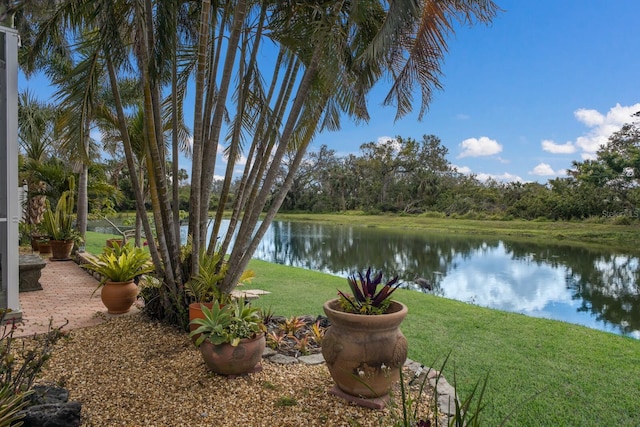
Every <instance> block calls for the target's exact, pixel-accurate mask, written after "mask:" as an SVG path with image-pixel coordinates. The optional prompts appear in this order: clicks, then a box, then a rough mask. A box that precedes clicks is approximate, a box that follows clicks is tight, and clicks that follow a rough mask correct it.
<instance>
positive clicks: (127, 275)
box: [82, 242, 154, 290]
mask: <svg viewBox="0 0 640 427" xmlns="http://www.w3.org/2000/svg"><path fill="white" fill-rule="evenodd" d="M82 267H84V268H86V269H88V270H91V271H95V272H97V273H98V274H100V275H101V276H103V278H102V280H101V281H100V285H98V288H97V289H100V286H102V285H104V284H105V283H106V282H107V281H112V282H128V281H129V280H133V279H135V278H137V277H139V276H141V275H143V274H147V273H150V272H152V271H153V270H154V266H153V263H152V262H151V257H150V255H149V253H148V252H147V251H145V250H144V249H142V248H139V247H135V246H133V245H132V244H131V243H127V244H125V245H122V246H121V245H119V244H118V243H117V242H116V243H114V244H113V247H105V248H104V249H103V251H102V253H101V254H100V255H98V256H97V257H96V258H91V259H89V263H87V264H83V265H82ZM97 289H96V290H97Z"/></svg>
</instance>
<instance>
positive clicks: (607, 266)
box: [594, 254, 638, 298]
mask: <svg viewBox="0 0 640 427" xmlns="http://www.w3.org/2000/svg"><path fill="white" fill-rule="evenodd" d="M594 267H595V268H596V269H597V270H598V271H600V272H601V274H602V280H603V282H604V283H606V284H607V286H606V287H605V288H603V289H602V293H603V294H604V295H606V296H610V297H613V298H620V297H621V296H623V295H631V294H635V293H637V292H638V290H637V289H636V287H635V283H636V280H637V278H636V276H637V274H638V258H637V257H630V256H628V255H622V254H619V255H614V256H612V257H611V258H610V259H605V258H604V257H600V258H599V259H597V260H595V262H594Z"/></svg>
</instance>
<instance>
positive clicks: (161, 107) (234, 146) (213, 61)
mask: <svg viewBox="0 0 640 427" xmlns="http://www.w3.org/2000/svg"><path fill="white" fill-rule="evenodd" d="M497 10H498V9H497V6H496V5H495V4H494V3H493V2H492V1H487V0H462V1H460V0H444V1H416V0H398V1H394V2H386V1H379V0H378V1H376V0H360V1H357V2H355V1H348V0H343V1H332V2H328V1H325V0H315V1H306V2H296V1H291V0H284V1H282V0H278V1H265V2H254V1H250V0H235V1H227V2H218V1H212V0H203V1H201V2H183V1H177V0H173V1H169V0H166V1H155V2H153V1H152V0H143V1H141V2H137V3H129V2H127V1H125V0H116V1H111V0H110V1H107V0H99V1H89V0H65V1H62V2H61V3H60V4H59V6H58V7H57V8H56V10H55V13H54V14H52V15H51V19H49V20H47V21H44V22H42V23H41V25H40V29H41V31H40V34H41V36H42V37H41V38H36V39H35V41H34V43H33V45H34V46H35V47H40V48H42V47H44V46H46V43H44V40H47V37H46V36H47V31H48V30H49V29H51V30H52V31H53V30H55V29H57V28H59V27H60V26H61V25H62V24H66V25H67V26H66V27H65V28H66V30H67V31H71V30H74V31H76V32H83V33H85V34H86V33H90V34H91V35H92V37H91V38H90V40H91V44H90V46H89V47H90V48H91V49H93V51H92V52H93V53H94V54H95V55H97V56H98V57H100V58H102V59H103V61H104V63H105V65H106V70H107V74H108V77H109V85H110V87H111V90H112V95H113V99H114V106H115V112H116V117H117V122H118V126H119V130H120V134H121V141H122V143H123V148H124V152H125V156H126V159H127V163H128V167H129V169H130V170H134V169H135V162H134V157H135V155H134V151H133V149H132V139H131V135H130V132H129V130H128V129H127V119H126V117H127V116H126V114H125V108H124V107H123V102H122V99H121V94H120V89H119V85H118V81H119V79H121V78H122V77H123V76H125V75H126V76H131V75H135V76H136V78H137V79H138V81H139V84H140V88H141V89H140V90H141V94H142V99H143V103H142V111H143V114H144V124H145V128H144V135H145V140H146V141H147V144H146V148H145V150H146V156H147V158H148V162H149V163H148V165H149V167H148V173H149V175H148V178H149V184H150V192H149V194H150V200H151V203H152V208H153V214H154V223H155V228H156V232H157V237H158V246H157V247H156V245H155V244H154V243H153V242H152V241H151V242H150V243H151V245H150V250H151V253H152V256H153V259H154V262H155V264H156V270H157V273H158V274H159V275H160V276H161V277H162V279H163V281H164V283H165V285H166V286H165V287H163V288H162V292H163V295H162V302H163V306H164V307H163V309H164V315H166V316H172V315H175V313H176V312H177V311H179V310H178V309H176V308H175V307H174V304H175V302H176V301H178V300H180V292H181V289H182V288H181V286H180V285H181V284H182V283H183V282H184V280H186V279H188V277H185V276H184V274H183V273H186V274H193V273H195V272H197V271H198V268H199V265H198V257H191V261H186V262H190V263H191V264H190V266H189V268H184V267H185V266H184V265H182V263H183V261H182V259H181V257H180V251H179V246H180V242H179V240H178V239H179V234H178V233H177V221H178V218H177V215H176V212H177V211H176V210H175V209H176V204H177V202H176V200H175V198H174V199H173V203H174V206H173V207H172V206H171V199H170V198H169V196H168V195H169V193H170V192H169V191H168V186H169V184H168V182H167V179H166V176H167V174H166V170H165V168H166V160H167V158H170V160H171V161H172V162H173V163H172V164H173V165H177V162H178V159H177V158H176V151H175V149H174V150H172V151H171V153H172V154H171V155H169V154H168V152H167V149H166V144H165V135H164V127H163V126H164V124H165V123H166V121H165V120H164V119H163V118H164V117H165V115H167V116H170V117H173V123H174V124H173V128H174V129H175V128H176V127H177V126H176V124H175V123H176V122H177V121H178V120H179V118H180V116H181V115H182V109H181V108H180V107H179V102H178V101H179V100H181V99H183V98H182V96H183V94H184V90H185V88H186V85H185V83H186V82H187V81H188V79H189V78H191V79H192V81H193V84H194V87H195V94H194V121H193V151H192V173H191V196H190V217H189V234H190V235H191V237H192V242H193V249H192V250H193V253H199V252H200V249H201V248H206V249H207V250H208V252H209V253H212V252H213V251H214V250H215V249H216V245H218V244H221V245H222V250H223V251H224V252H229V258H228V263H229V266H230V268H229V269H228V273H227V274H226V276H225V278H224V280H223V282H222V284H221V288H222V290H223V291H224V292H230V291H231V290H232V289H233V287H234V286H235V283H237V281H238V278H239V277H240V275H241V274H242V272H243V271H244V269H245V268H246V266H247V263H248V262H249V260H250V258H251V256H252V255H253V253H254V251H255V248H256V247H257V245H258V242H259V241H260V239H261V238H262V236H263V235H264V233H265V231H266V229H267V227H268V226H269V224H270V223H271V221H272V220H273V218H274V216H275V214H276V212H277V211H278V209H279V207H280V206H281V204H282V202H283V200H284V198H285V196H286V194H287V191H288V190H289V188H290V187H291V185H292V182H293V179H294V174H295V171H296V169H297V168H298V167H299V166H300V163H301V161H302V159H303V157H304V153H305V151H306V148H307V146H308V144H309V143H310V141H311V140H312V139H313V137H314V136H315V135H316V134H317V133H318V132H321V131H325V130H336V129H339V128H340V121H341V120H342V116H348V117H349V118H351V119H354V120H356V121H366V120H367V119H368V117H369V115H368V111H367V95H368V93H369V92H370V90H371V88H372V87H373V86H374V85H375V84H376V82H378V81H379V80H380V79H382V78H384V77H389V78H390V79H391V80H392V85H391V87H390V91H389V95H388V97H387V103H388V104H392V103H393V104H395V105H396V116H397V117H402V116H403V115H405V114H407V113H408V112H409V111H411V108H412V106H413V103H412V94H413V91H414V87H415V88H417V89H418V90H419V91H420V93H421V95H422V99H421V103H420V116H422V115H423V114H424V112H425V110H426V108H427V106H428V104H429V101H430V99H431V94H432V92H433V90H437V89H439V88H440V83H439V75H440V63H441V61H442V59H443V57H444V54H445V52H446V48H447V46H446V38H447V36H448V35H450V34H451V33H453V29H454V24H455V23H456V21H460V22H462V23H471V22H475V21H479V22H489V21H490V20H491V19H492V18H493V16H494V15H495V13H496V12H497ZM182 17H188V18H191V21H188V20H184V21H183V20H182ZM183 22H184V23H186V25H181V23H183ZM167 28H169V29H170V31H167ZM187 28H193V29H196V31H197V32H196V33H195V34H194V33H193V32H191V31H188V30H187ZM40 51H42V50H40ZM176 51H179V52H180V53H181V54H184V55H177V54H176ZM265 52H269V53H273V52H277V60H276V63H275V64H273V65H269V64H267V63H264V62H263V58H265V57H269V56H270V55H266V54H265ZM182 56H185V57H186V59H187V60H183V59H184V58H182ZM130 58H135V61H134V63H130V62H129V59H130ZM165 91H167V92H170V93H171V94H170V96H169V97H168V100H165V101H164V102H163V99H162V96H161V95H162V93H163V92H165ZM173 139H174V143H175V140H176V137H175V136H174V137H173ZM221 144H225V153H226V156H227V162H228V163H227V168H226V171H225V180H224V182H223V185H222V186H221V193H220V194H219V197H218V199H219V206H218V209H217V212H216V217H215V221H214V229H213V233H212V236H211V238H210V239H209V240H208V241H207V239H206V236H207V224H208V201H209V200H210V198H211V192H212V188H213V177H214V175H215V169H216V168H215V165H216V164H215V161H216V153H217V151H218V147H219V146H220V145H221ZM241 155H246V158H247V160H248V161H247V162H246V165H245V168H244V171H243V174H242V177H241V179H240V183H239V186H238V191H237V192H236V194H235V198H234V199H233V204H231V203H230V199H229V197H228V195H229V189H230V185H231V181H232V180H233V179H234V173H235V172H234V171H235V167H234V166H235V165H236V162H237V159H238V158H239V157H240V156H241ZM286 158H289V159H290V160H291V163H290V165H289V168H288V171H287V173H286V175H285V176H284V178H283V180H282V183H281V185H280V186H278V187H277V188H276V186H275V184H276V180H277V179H278V177H279V176H280V175H279V174H280V167H281V164H282V162H283V161H285V159H286ZM174 174H175V171H174ZM174 176H175V175H174ZM134 177H135V174H132V183H133V186H134V188H135V189H136V206H137V210H138V214H139V215H141V216H143V214H144V203H143V194H142V192H141V191H140V183H139V182H138V180H137V179H135V178H134ZM174 181H175V180H174ZM274 189H275V190H274ZM173 194H174V197H175V195H176V194H177V191H175V187H174V191H173ZM227 208H232V210H233V213H232V218H231V224H232V226H231V227H229V231H228V232H227V234H226V235H224V236H219V235H218V234H219V228H218V227H219V223H220V220H221V217H222V213H223V212H224V210H225V209H227ZM263 211H265V217H264V219H263V220H262V222H260V221H259V219H260V217H259V216H260V213H261V212H263ZM143 226H144V227H145V232H146V233H150V232H151V229H150V226H149V224H148V223H144V221H143ZM234 232H237V237H236V239H235V240H234V243H233V245H231V233H234ZM227 249H228V250H227ZM220 267H221V266H218V268H220Z"/></svg>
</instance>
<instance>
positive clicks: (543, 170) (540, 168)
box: [529, 163, 557, 176]
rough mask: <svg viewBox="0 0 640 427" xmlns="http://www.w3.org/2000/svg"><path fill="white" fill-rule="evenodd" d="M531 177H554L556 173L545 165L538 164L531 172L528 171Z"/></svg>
mask: <svg viewBox="0 0 640 427" xmlns="http://www.w3.org/2000/svg"><path fill="white" fill-rule="evenodd" d="M529 174H531V175H539V176H549V175H556V174H557V173H556V171H554V170H553V168H552V167H551V166H549V165H548V164H546V163H540V164H538V165H537V166H536V167H535V168H533V170H532V171H529Z"/></svg>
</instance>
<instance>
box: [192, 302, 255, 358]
mask: <svg viewBox="0 0 640 427" xmlns="http://www.w3.org/2000/svg"><path fill="white" fill-rule="evenodd" d="M201 307H202V314H204V318H202V319H193V320H192V321H191V324H192V325H196V326H197V328H196V329H195V330H193V331H191V336H197V337H198V338H197V339H196V342H195V344H196V346H200V344H202V343H203V342H204V340H209V341H210V342H211V343H212V344H216V345H219V344H225V343H226V344H231V345H232V346H234V347H236V346H237V345H238V344H240V340H241V339H243V338H254V337H256V336H257V335H258V334H259V333H264V331H265V328H264V324H263V323H262V318H261V317H260V309H258V308H255V307H251V304H249V303H248V302H247V301H245V299H244V298H238V299H234V300H231V301H229V302H228V303H226V304H220V303H219V302H218V301H214V303H213V304H212V307H211V308H207V306H205V305H202V306H201Z"/></svg>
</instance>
